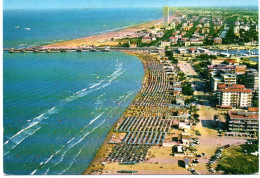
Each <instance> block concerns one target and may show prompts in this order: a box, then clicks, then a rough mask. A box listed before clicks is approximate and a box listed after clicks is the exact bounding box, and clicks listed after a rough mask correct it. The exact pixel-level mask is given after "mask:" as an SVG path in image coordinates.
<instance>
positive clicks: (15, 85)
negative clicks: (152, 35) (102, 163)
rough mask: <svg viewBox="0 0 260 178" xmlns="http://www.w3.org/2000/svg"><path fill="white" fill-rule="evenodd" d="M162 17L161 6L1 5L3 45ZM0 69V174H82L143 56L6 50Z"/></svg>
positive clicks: (131, 87)
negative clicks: (0, 167) (0, 165)
mask: <svg viewBox="0 0 260 178" xmlns="http://www.w3.org/2000/svg"><path fill="white" fill-rule="evenodd" d="M160 17H161V10H158V9H146V10H144V9H105V10H101V9H89V10H79V11H78V10H57V11H55V10H51V11H50V10H41V11H34V10H27V11H23V10H19V11H14V10H12V11H4V47H5V48H9V47H28V46H32V45H39V44H47V43H50V42H54V41H58V40H66V39H72V38H74V37H76V36H78V37H79V36H87V35H91V34H93V33H96V34H97V33H101V32H104V31H108V30H113V29H119V28H122V27H124V26H129V25H134V24H137V23H141V22H144V21H148V20H151V19H157V18H160ZM25 28H27V29H25ZM28 28H30V29H28ZM3 67H4V69H3V85H4V86H3V89H4V102H3V107H4V108H3V110H4V115H3V124H4V140H3V152H4V153H3V154H4V156H3V160H4V172H5V173H6V174H15V175H20V174H36V175H38V174H41V175H42V174H80V173H82V171H84V169H85V168H86V167H87V166H88V164H89V163H90V162H91V161H92V159H93V158H94V156H95V153H96V152H97V149H98V148H99V147H100V145H101V144H102V143H103V141H104V139H105V137H106V135H107V133H108V131H109V130H110V128H111V127H112V125H113V124H114V123H115V122H116V121H117V119H118V118H119V117H120V115H122V113H123V111H124V109H125V108H126V107H127V106H128V105H129V104H130V103H131V102H132V101H133V99H134V98H135V96H136V94H137V93H138V91H139V90H140V88H141V83H142V77H143V75H144V71H143V66H142V64H141V61H140V60H139V59H138V58H137V57H135V56H131V55H127V54H125V53H123V52H94V53H86V52H82V53H79V52H78V53H77V52H71V53H17V54H10V53H7V52H4V54H3Z"/></svg>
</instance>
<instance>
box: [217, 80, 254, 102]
mask: <svg viewBox="0 0 260 178" xmlns="http://www.w3.org/2000/svg"><path fill="white" fill-rule="evenodd" d="M218 88H219V92H218V98H219V105H221V106H232V107H249V106H251V101H252V90H251V89H246V88H245V86H244V85H232V86H230V87H227V86H226V85H225V84H221V86H220V85H219V86H218Z"/></svg>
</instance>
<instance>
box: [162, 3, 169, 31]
mask: <svg viewBox="0 0 260 178" xmlns="http://www.w3.org/2000/svg"><path fill="white" fill-rule="evenodd" d="M169 20H170V19H169V7H168V6H164V7H163V25H164V26H168V24H169Z"/></svg>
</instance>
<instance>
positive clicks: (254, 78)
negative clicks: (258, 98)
mask: <svg viewBox="0 0 260 178" xmlns="http://www.w3.org/2000/svg"><path fill="white" fill-rule="evenodd" d="M245 76H246V83H245V85H246V87H247V88H249V89H252V90H254V91H256V90H258V71H257V70H256V69H248V71H247V72H246V75H245Z"/></svg>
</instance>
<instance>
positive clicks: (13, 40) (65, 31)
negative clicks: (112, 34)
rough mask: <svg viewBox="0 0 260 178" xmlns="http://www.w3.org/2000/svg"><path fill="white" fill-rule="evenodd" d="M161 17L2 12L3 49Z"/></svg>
mask: <svg viewBox="0 0 260 178" xmlns="http://www.w3.org/2000/svg"><path fill="white" fill-rule="evenodd" d="M161 17H162V10H161V9H160V8H129V9H127V8H123V9H104V8H100V9H57V10H4V13H3V27H4V28H3V31H4V35H3V39H4V48H11V47H12V48H23V47H30V46H36V45H43V44H50V43H54V42H59V41H64V40H69V39H74V38H79V37H84V36H91V35H95V34H100V33H104V32H108V31H114V30H119V29H121V28H124V27H128V26H131V25H136V24H139V23H143V22H146V21H150V20H155V19H158V18H161Z"/></svg>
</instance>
